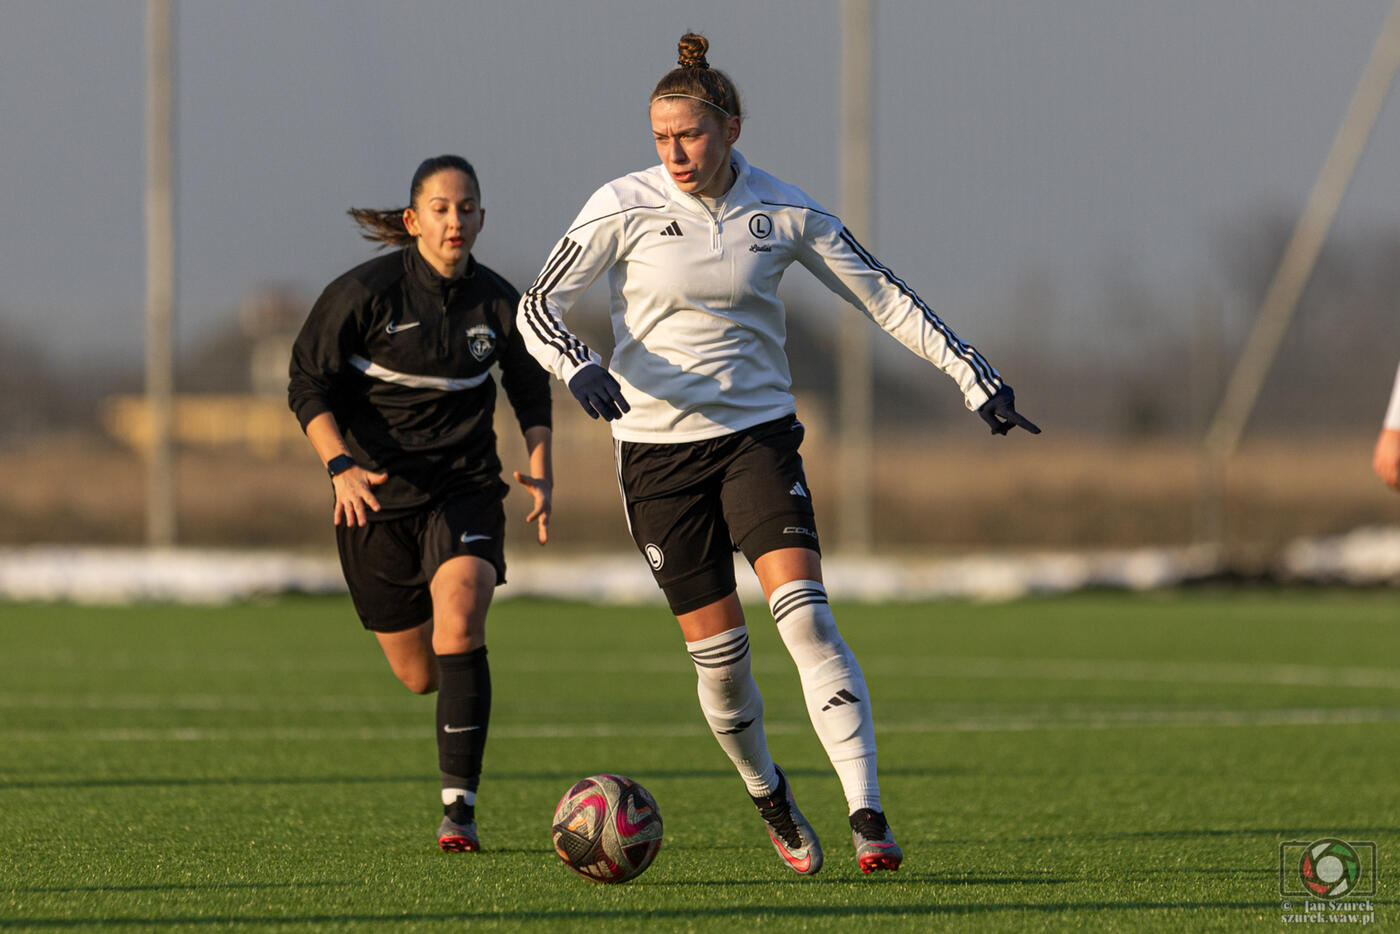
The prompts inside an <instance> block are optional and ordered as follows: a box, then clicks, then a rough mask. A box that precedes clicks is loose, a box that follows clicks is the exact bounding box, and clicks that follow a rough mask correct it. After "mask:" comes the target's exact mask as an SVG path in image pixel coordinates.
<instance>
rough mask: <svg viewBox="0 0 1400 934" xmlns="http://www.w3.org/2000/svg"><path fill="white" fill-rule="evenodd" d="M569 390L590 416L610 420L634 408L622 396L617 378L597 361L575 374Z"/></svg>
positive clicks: (570, 381)
mask: <svg viewBox="0 0 1400 934" xmlns="http://www.w3.org/2000/svg"><path fill="white" fill-rule="evenodd" d="M569 392H571V393H573V394H574V398H575V399H577V400H578V404H579V405H581V406H583V410H584V411H585V412H587V413H588V417H589V418H597V417H598V416H599V415H601V416H603V420H604V421H608V422H610V421H612V420H613V419H615V418H621V417H622V415H623V413H624V412H627V411H629V410H630V409H631V408H632V407H631V406H630V405H628V404H627V400H626V399H624V398H622V387H621V386H619V385H618V384H617V380H615V379H613V378H612V374H611V373H609V372H608V371H607V370H605V369H603V368H602V367H600V366H598V364H596V363H590V364H589V365H588V366H586V367H584V368H583V369H581V370H579V371H578V372H577V373H575V374H574V378H573V379H571V380H569Z"/></svg>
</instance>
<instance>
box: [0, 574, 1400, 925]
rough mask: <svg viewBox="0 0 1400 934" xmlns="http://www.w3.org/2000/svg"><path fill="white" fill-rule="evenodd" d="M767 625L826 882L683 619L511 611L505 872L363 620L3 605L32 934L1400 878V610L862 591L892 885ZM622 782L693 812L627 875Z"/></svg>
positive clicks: (924, 921)
mask: <svg viewBox="0 0 1400 934" xmlns="http://www.w3.org/2000/svg"><path fill="white" fill-rule="evenodd" d="M750 615H751V621H752V622H753V641H754V646H755V648H754V652H755V669H756V672H757V676H758V679H759V684H760V686H761V687H762V688H763V690H764V692H765V701H766V705H767V711H768V713H767V716H768V730H769V736H770V740H771V744H772V747H773V750H774V754H775V757H776V758H777V759H778V761H779V762H781V763H782V764H783V765H784V767H785V769H786V770H787V772H788V774H789V776H790V777H791V778H792V780H793V786H794V789H795V790H796V792H797V796H798V800H799V801H800V803H801V804H802V807H803V810H804V811H805V812H806V813H807V816H808V817H809V818H811V820H812V822H813V823H814V825H815V826H816V829H817V831H818V833H819V834H821V835H822V837H823V839H824V841H825V844H826V849H827V865H826V868H824V869H823V870H822V872H821V874H819V875H818V876H816V877H814V878H810V879H807V878H800V877H798V876H796V875H794V874H793V873H792V872H790V871H789V870H788V869H787V868H786V867H784V866H783V865H782V864H781V863H780V861H779V859H778V857H777V856H776V855H775V854H774V853H773V851H772V848H771V846H770V845H769V843H768V841H767V838H766V836H765V834H764V832H763V830H762V827H761V824H760V822H759V820H758V818H757V816H756V815H755V814H754V812H753V808H752V806H751V805H750V804H749V803H748V801H747V798H746V797H745V794H744V789H743V787H742V784H741V783H740V782H739V780H738V779H737V778H736V776H735V775H734V773H733V770H732V768H731V766H730V765H729V763H728V760H726V759H725V758H724V757H723V755H722V754H721V753H720V751H719V749H718V747H717V745H716V744H715V742H714V740H713V739H712V738H711V737H710V736H709V734H708V732H707V731H706V730H705V729H704V727H703V724H702V721H701V719H700V716H699V713H698V711H697V709H696V700H695V696H694V676H693V671H692V669H691V668H690V665H689V661H688V659H687V657H686V655H685V653H684V651H683V648H682V646H681V644H680V641H679V636H678V634H677V633H676V631H675V627H674V624H673V623H672V622H670V621H669V619H668V618H667V617H666V616H665V615H664V612H663V611H662V610H659V609H637V608H629V609H618V608H602V607H590V606H582V605H574V604H566V603H550V602H537V601H524V600H522V601H506V602H502V603H500V604H499V605H498V606H497V607H496V608H495V609H494V610H493V611H492V618H491V635H490V639H489V645H490V648H491V663H492V676H493V681H494V684H495V713H494V717H493V722H492V726H491V739H490V744H489V747H488V750H487V769H486V774H485V777H484V780H483V785H482V794H481V799H480V802H479V805H478V814H479V822H480V828H481V834H482V841H483V845H484V847H485V851H484V852H482V853H480V854H474V855H473V854H452V855H448V854H443V853H440V852H438V851H437V849H436V847H435V845H434V841H433V836H432V833H433V830H434V829H435V827H436V824H437V820H438V817H439V813H440V812H439V809H438V807H437V804H436V798H437V787H436V771H435V768H436V756H435V751H434V745H433V740H432V712H431V704H432V701H431V699H428V698H420V697H414V696H412V695H409V694H408V693H407V692H406V691H404V690H403V689H402V688H401V687H400V686H399V685H398V683H397V682H396V681H394V680H393V678H392V676H391V675H390V674H389V672H388V670H387V668H386V666H385V664H384V662H383V660H382V658H381V657H380V655H379V653H378V650H377V649H376V648H375V646H374V644H373V642H372V640H371V639H370V638H369V637H367V636H366V635H364V634H363V633H362V632H360V631H359V628H358V624H357V623H356V622H355V620H354V619H353V615H352V613H351V611H350V608H349V605H348V602H347V601H346V600H344V599H341V598H314V599H313V598H299V599H283V600H277V601H273V602H267V603H259V604H250V605H242V606H236V607H229V608H218V609H208V608H180V607H134V608H121V609H115V608H113V609H96V608H81V607H72V606H16V605H5V606H0V928H5V929H16V930H102V931H123V930H132V931H138V930H139V931H160V932H176V931H209V930H235V931H322V930H325V931H346V930H348V931H395V932H400V931H462V930H467V929H470V930H473V931H517V930H523V931H578V930H606V931H642V930H645V931H648V932H655V931H661V932H665V931H673V930H675V931H680V930H694V931H711V930H714V929H716V928H719V927H721V926H727V927H728V928H730V929H732V930H734V931H751V930H760V929H762V930H766V931H788V930H810V931H841V932H859V931H882V932H883V931H903V930H907V931H926V930H938V929H950V930H951V929H958V930H979V931H980V930H1004V931H1030V930H1064V929H1067V928H1076V929H1079V928H1084V929H1113V930H1133V931H1139V930H1175V931H1206V930H1223V931H1235V930H1240V931H1244V930H1251V931H1253V930H1260V929H1264V930H1268V929H1274V928H1277V927H1279V926H1281V925H1282V924H1283V914H1284V912H1285V909H1284V908H1283V907H1282V903H1283V901H1284V899H1283V898H1282V897H1281V896H1280V893H1279V883H1280V874H1279V848H1280V845H1281V844H1283V843H1285V842H1287V841H1299V840H1301V841H1312V840H1317V839H1319V838H1324V837H1339V838H1342V839H1344V840H1347V841H1372V842H1375V844H1376V846H1377V853H1378V856H1379V862H1380V863H1381V864H1383V865H1388V864H1389V861H1390V860H1393V859H1396V858H1400V783H1397V782H1396V781H1395V778H1394V774H1393V772H1392V771H1391V769H1392V768H1393V767H1394V763H1396V762H1397V761H1400V595H1397V594H1395V593H1384V592H1366V593H1355V592H1345V591H1291V592H1279V591H1218V592H1215V591H1212V592H1207V591H1192V592H1185V593H1173V594H1162V595H1152V596H1133V595H1124V594H1114V593H1097V594H1088V595H1080V596H1074V597H1064V598H1054V599H1039V600H1026V601H1020V602H1016V603H1009V604H999V605H974V604H961V603H940V604H923V605H898V606H886V607H878V608H876V607H858V606H848V607H838V618H839V619H840V620H841V622H842V628H843V630H844V631H845V633H846V635H847V638H848V640H849V641H850V642H851V643H852V645H853V646H854V647H855V648H856V650H857V652H858V653H859V656H860V658H861V661H862V663H863V665H864V668H865V671H866V675H867V677H868V679H869V681H870V685H871V689H872V693H873V695H874V701H875V709H876V722H877V727H878V729H879V733H880V754H881V761H882V763H883V769H882V779H883V782H882V784H883V790H884V799H885V806H886V809H887V811H888V813H889V814H890V817H891V822H892V825H893V826H894V829H895V831H896V833H897V835H898V837H899V839H900V842H901V843H902V844H903V846H904V849H905V852H906V860H905V864H904V868H903V869H902V870H901V871H900V872H898V873H892V874H891V873H886V874H881V875H879V876H871V877H865V876H862V875H861V874H860V872H859V870H858V869H857V867H856V866H855V863H854V860H853V858H852V857H851V851H850V846H849V835H848V831H847V828H846V825H845V809H844V802H843V801H842V799H841V795H840V790H839V786H838V784H837V782H836V779H835V777H834V774H833V773H832V772H831V770H830V767H829V765H828V764H827V763H826V761H825V758H824V755H823V753H822V750H821V747H820V746H819V745H818V743H817V742H816V740H815V738H814V737H813V735H812V733H811V730H810V727H809V726H808V724H807V723H806V717H805V713H804V712H803V710H802V706H801V702H800V697H799V692H798V689H797V683H796V675H795V673H794V672H793V670H792V668H791V665H790V663H789V662H788V660H787V657H786V655H785V653H784V652H783V650H782V648H781V645H780V644H779V642H778V640H777V638H776V635H775V634H774V631H773V627H772V625H771V622H766V621H764V618H763V617H762V616H760V615H759V614H758V613H751V614H750ZM598 771H617V772H622V773H625V774H628V775H630V776H632V777H633V778H635V779H637V780H638V781H640V782H642V783H643V784H645V785H646V786H647V787H648V788H649V789H650V790H651V791H652V792H653V793H654V794H655V796H656V798H657V800H658V802H659V804H660V808H661V812H662V814H663V817H664V822H665V843H664V845H663V847H662V850H661V854H660V856H659V857H658V858H657V860H656V863H655V864H654V865H653V866H652V867H651V869H650V870H648V871H647V872H646V873H645V874H644V875H642V876H641V877H640V878H639V879H637V880H635V881H634V882H632V883H629V884H627V885H623V886H615V887H608V886H599V885H592V884H590V883H588V882H585V881H583V880H581V879H578V878H576V877H574V876H573V875H571V874H570V873H568V872H567V871H566V870H565V869H564V868H563V867H562V866H561V865H560V864H559V862H558V860H557V858H556V857H555V856H554V854H553V851H552V850H551V848H550V845H549V839H548V828H549V822H550V815H551V813H552V811H553V807H554V804H555V802H556V800H557V799H558V797H559V796H560V795H561V794H562V793H563V792H564V790H565V789H566V788H568V786H569V785H570V783H572V782H573V781H574V780H575V779H577V778H580V777H583V776H585V775H588V774H591V773H594V772H598ZM1295 852H1296V851H1290V853H1295ZM1291 859H1292V857H1290V860H1291ZM1292 865H1293V864H1292V862H1291V861H1290V867H1289V871H1288V872H1287V873H1286V874H1285V876H1286V878H1285V882H1287V883H1288V884H1289V885H1290V887H1296V886H1297V885H1298V879H1297V873H1296V872H1295V871H1293V869H1292ZM1365 881H1366V879H1365V878H1363V883H1365ZM1393 885H1394V883H1392V882H1390V879H1389V877H1388V876H1386V875H1382V877H1381V879H1380V883H1379V891H1378V894H1377V897H1375V898H1373V899H1372V900H1371V901H1372V907H1373V911H1374V923H1375V926H1377V927H1379V928H1382V929H1384V928H1386V927H1389V926H1390V925H1400V904H1397V898H1396V892H1395V891H1394V890H1393ZM1290 901H1291V903H1292V905H1293V910H1294V911H1303V910H1304V909H1305V900H1304V899H1303V898H1301V897H1299V898H1292V899H1290ZM1391 929H1392V930H1393V929H1395V928H1391Z"/></svg>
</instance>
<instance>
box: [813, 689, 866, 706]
mask: <svg viewBox="0 0 1400 934" xmlns="http://www.w3.org/2000/svg"><path fill="white" fill-rule="evenodd" d="M859 703H860V698H859V697H856V696H855V695H854V694H852V693H851V692H850V691H848V690H846V689H845V688H842V689H841V690H839V691H837V692H836V694H835V695H833V696H832V698H831V699H830V700H829V701H827V702H826V706H824V707H822V710H830V709H831V708H833V707H845V706H846V705H847V704H859Z"/></svg>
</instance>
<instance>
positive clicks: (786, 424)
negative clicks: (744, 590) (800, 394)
mask: <svg viewBox="0 0 1400 934" xmlns="http://www.w3.org/2000/svg"><path fill="white" fill-rule="evenodd" d="M803 434H804V430H803V428H802V423H801V422H799V421H798V420H797V416H795V415H788V416H784V417H783V418H779V419H775V420H773V421H771V422H764V423H762V424H760V425H755V426H754V427H752V428H746V429H744V430H742V431H736V432H734V433H733V434H728V435H723V436H721V437H718V438H709V439H706V440H704V441H692V442H683V443H679V444H651V443H639V442H631V441H619V442H617V450H616V457H617V467H618V481H619V483H620V484H621V485H622V499H623V504H624V506H625V507H626V510H627V522H628V527H629V528H630V529H631V531H632V538H633V540H634V541H635V542H636V543H637V548H639V549H640V550H641V552H642V554H643V555H644V556H645V557H646V559H647V562H648V563H649V564H650V565H651V571H652V575H653V576H654V577H655V578H656V582H657V584H659V585H660V586H661V589H662V591H664V592H665V594H666V600H667V602H668V603H669V604H670V606H671V612H672V613H674V614H676V615H677V616H679V615H681V614H682V613H689V612H691V611H692V610H698V609H700V608H701V607H703V606H708V605H709V604H711V603H714V602H715V601H716V600H719V599H721V598H722V597H725V596H728V595H729V594H730V593H732V592H733V591H734V552H735V551H742V552H743V553H744V557H745V558H747V559H748V561H749V563H750V564H752V563H753V562H754V561H756V560H757V559H758V558H759V557H761V556H762V555H765V554H767V553H768V552H770V551H776V550H777V549H779V548H810V549H812V550H813V551H816V552H818V553H820V551H821V544H820V541H819V540H818V538H817V522H816V518H815V515H814V513H813V511H812V495H811V491H810V490H809V488H808V486H807V477H806V475H805V474H804V473H803V470H802V457H801V455H799V454H798V452H797V451H798V448H799V447H800V446H801V445H802V437H803Z"/></svg>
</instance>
